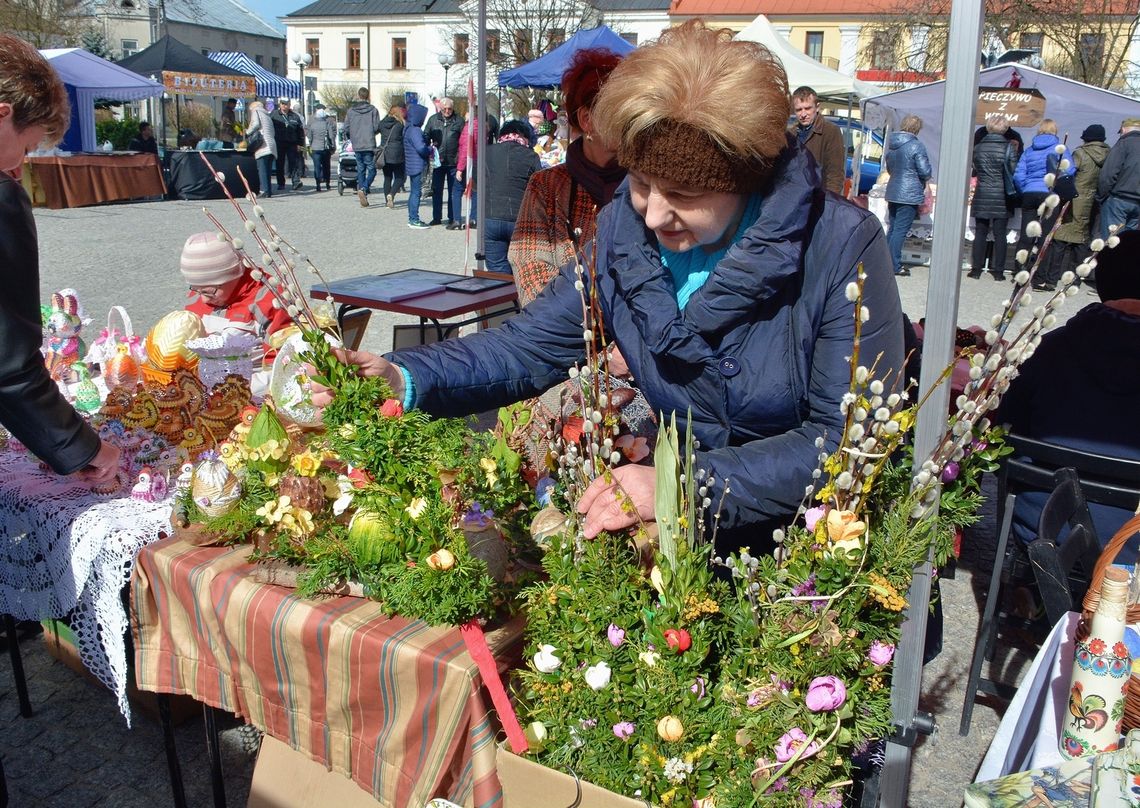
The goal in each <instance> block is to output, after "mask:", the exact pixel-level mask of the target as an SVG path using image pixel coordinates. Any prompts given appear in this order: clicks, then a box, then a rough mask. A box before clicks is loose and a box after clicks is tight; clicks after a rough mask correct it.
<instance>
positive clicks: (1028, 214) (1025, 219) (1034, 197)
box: [1017, 191, 1061, 269]
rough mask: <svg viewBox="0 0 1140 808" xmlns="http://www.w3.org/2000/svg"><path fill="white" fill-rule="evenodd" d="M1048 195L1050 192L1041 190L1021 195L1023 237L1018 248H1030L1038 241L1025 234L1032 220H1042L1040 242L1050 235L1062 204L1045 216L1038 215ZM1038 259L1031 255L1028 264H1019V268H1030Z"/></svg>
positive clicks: (1019, 240)
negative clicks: (1039, 208) (1038, 209)
mask: <svg viewBox="0 0 1140 808" xmlns="http://www.w3.org/2000/svg"><path fill="white" fill-rule="evenodd" d="M1047 196H1049V194H1047V193H1043V192H1040V191H1033V192H1031V193H1028V194H1022V196H1021V238H1019V239H1018V240H1017V249H1018V250H1028V249H1029V248H1030V247H1032V246H1033V243H1034V242H1035V241H1036V239H1033V238H1030V237H1029V236H1027V235H1026V234H1025V228H1026V227H1028V226H1029V223H1030V222H1036V221H1040V222H1041V241H1040V243H1044V241H1045V236H1047V235H1049V231H1050V230H1052V229H1053V224H1054V222H1056V221H1057V216H1059V215H1060V213H1061V206H1060V205H1058V206H1057V207H1055V208H1053V212H1052V213H1050V214H1049V215H1048V216H1046V217H1044V218H1042V217H1040V216H1038V215H1037V208H1038V207H1040V205H1041V203H1042V202H1044V201H1045V197H1047ZM1036 260H1037V258H1036V256H1034V255H1030V256H1029V262H1028V264H1026V265H1024V266H1020V265H1019V266H1018V269H1028V268H1029V267H1031V266H1033V263H1034V262H1035V261H1036Z"/></svg>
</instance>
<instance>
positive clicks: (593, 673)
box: [582, 662, 613, 690]
mask: <svg viewBox="0 0 1140 808" xmlns="http://www.w3.org/2000/svg"><path fill="white" fill-rule="evenodd" d="M612 675H613V674H612V672H611V671H610V666H609V665H607V664H606V663H605V662H599V663H598V664H597V665H591V666H590V667H588V668H586V670H585V672H584V673H583V674H582V676H583V678H585V680H586V684H588V685H589V686H590V689H591V690H602V689H604V688H605V687H606V685H608V684H609V683H610V676H612Z"/></svg>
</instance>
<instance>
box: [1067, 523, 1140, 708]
mask: <svg viewBox="0 0 1140 808" xmlns="http://www.w3.org/2000/svg"><path fill="white" fill-rule="evenodd" d="M1137 533H1140V515H1137V516H1133V517H1132V518H1131V519H1129V520H1128V521H1127V522H1125V523H1124V525H1123V526H1122V527H1121V528H1120V530H1118V531H1117V532H1116V535H1115V536H1113V537H1112V539H1111V540H1110V541H1109V542H1108V544H1107V545H1106V546H1105V548H1104V550H1102V551H1101V554H1100V558H1098V559H1097V560H1096V566H1095V567H1093V573H1092V580H1091V581H1089V591H1088V592H1086V593H1085V601H1084V610H1083V612H1082V613H1081V622H1082V623H1083V622H1085V621H1087V620H1091V619H1092V616H1093V613H1094V612H1095V611H1096V607H1097V606H1098V605H1100V587H1101V584H1103V583H1104V573H1105V570H1107V569H1108V568H1109V567H1110V566H1112V562H1114V561H1115V560H1116V555H1117V553H1119V552H1120V551H1121V549H1122V548H1123V547H1124V545H1125V544H1127V543H1128V540H1129V539H1131V538H1132V537H1133V536H1135V535H1136V534H1137ZM1125 622H1127V623H1129V624H1132V623H1140V604H1138V603H1132V602H1130V603H1129V604H1128V614H1127V619H1126V621H1125ZM1138 695H1140V694H1138Z"/></svg>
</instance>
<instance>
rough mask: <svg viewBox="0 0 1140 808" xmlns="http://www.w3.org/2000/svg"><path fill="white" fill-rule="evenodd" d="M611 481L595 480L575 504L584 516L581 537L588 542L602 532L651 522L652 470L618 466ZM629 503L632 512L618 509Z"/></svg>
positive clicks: (654, 487)
mask: <svg viewBox="0 0 1140 808" xmlns="http://www.w3.org/2000/svg"><path fill="white" fill-rule="evenodd" d="M613 478H614V481H613V482H610V483H607V482H606V481H605V479H604V478H602V477H598V478H597V479H596V480H594V481H593V482H592V483H590V487H589V488H587V489H586V491H585V493H583V494H582V498H581V499H580V500H578V513H581V514H585V515H586V524H585V526H584V527H583V533H584V534H585V536H586V538H587V539H592V538H594V537H595V536H597V535H598V534H599V533H601V532H602V531H603V530H621V529H623V528H627V527H631V526H633V525H636V524H637V523H638V522H639V521H641V522H651V521H653V512H654V498H655V496H656V492H657V472H656V471H655V470H654V468H653V467H652V466H621V467H620V468H616V469H614V471H613ZM626 500H629V501H631V502H632V504H633V508H632V509H631V508H629V506H628V505H627V506H626V507H622V503H624V502H625V501H626Z"/></svg>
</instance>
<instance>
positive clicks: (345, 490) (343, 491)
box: [325, 474, 356, 516]
mask: <svg viewBox="0 0 1140 808" xmlns="http://www.w3.org/2000/svg"><path fill="white" fill-rule="evenodd" d="M355 490H356V484H355V483H354V482H353V481H352V480H350V479H349V478H348V477H346V476H344V475H343V474H341V475H339V476H337V478H336V492H335V496H336V499H334V500H333V506H332V511H333V516H340V515H341V514H342V513H344V512H345V511H346V510H348V506H349V505H351V504H352V497H353V491H355ZM325 495H326V496H328V489H327V486H326V489H325Z"/></svg>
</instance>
